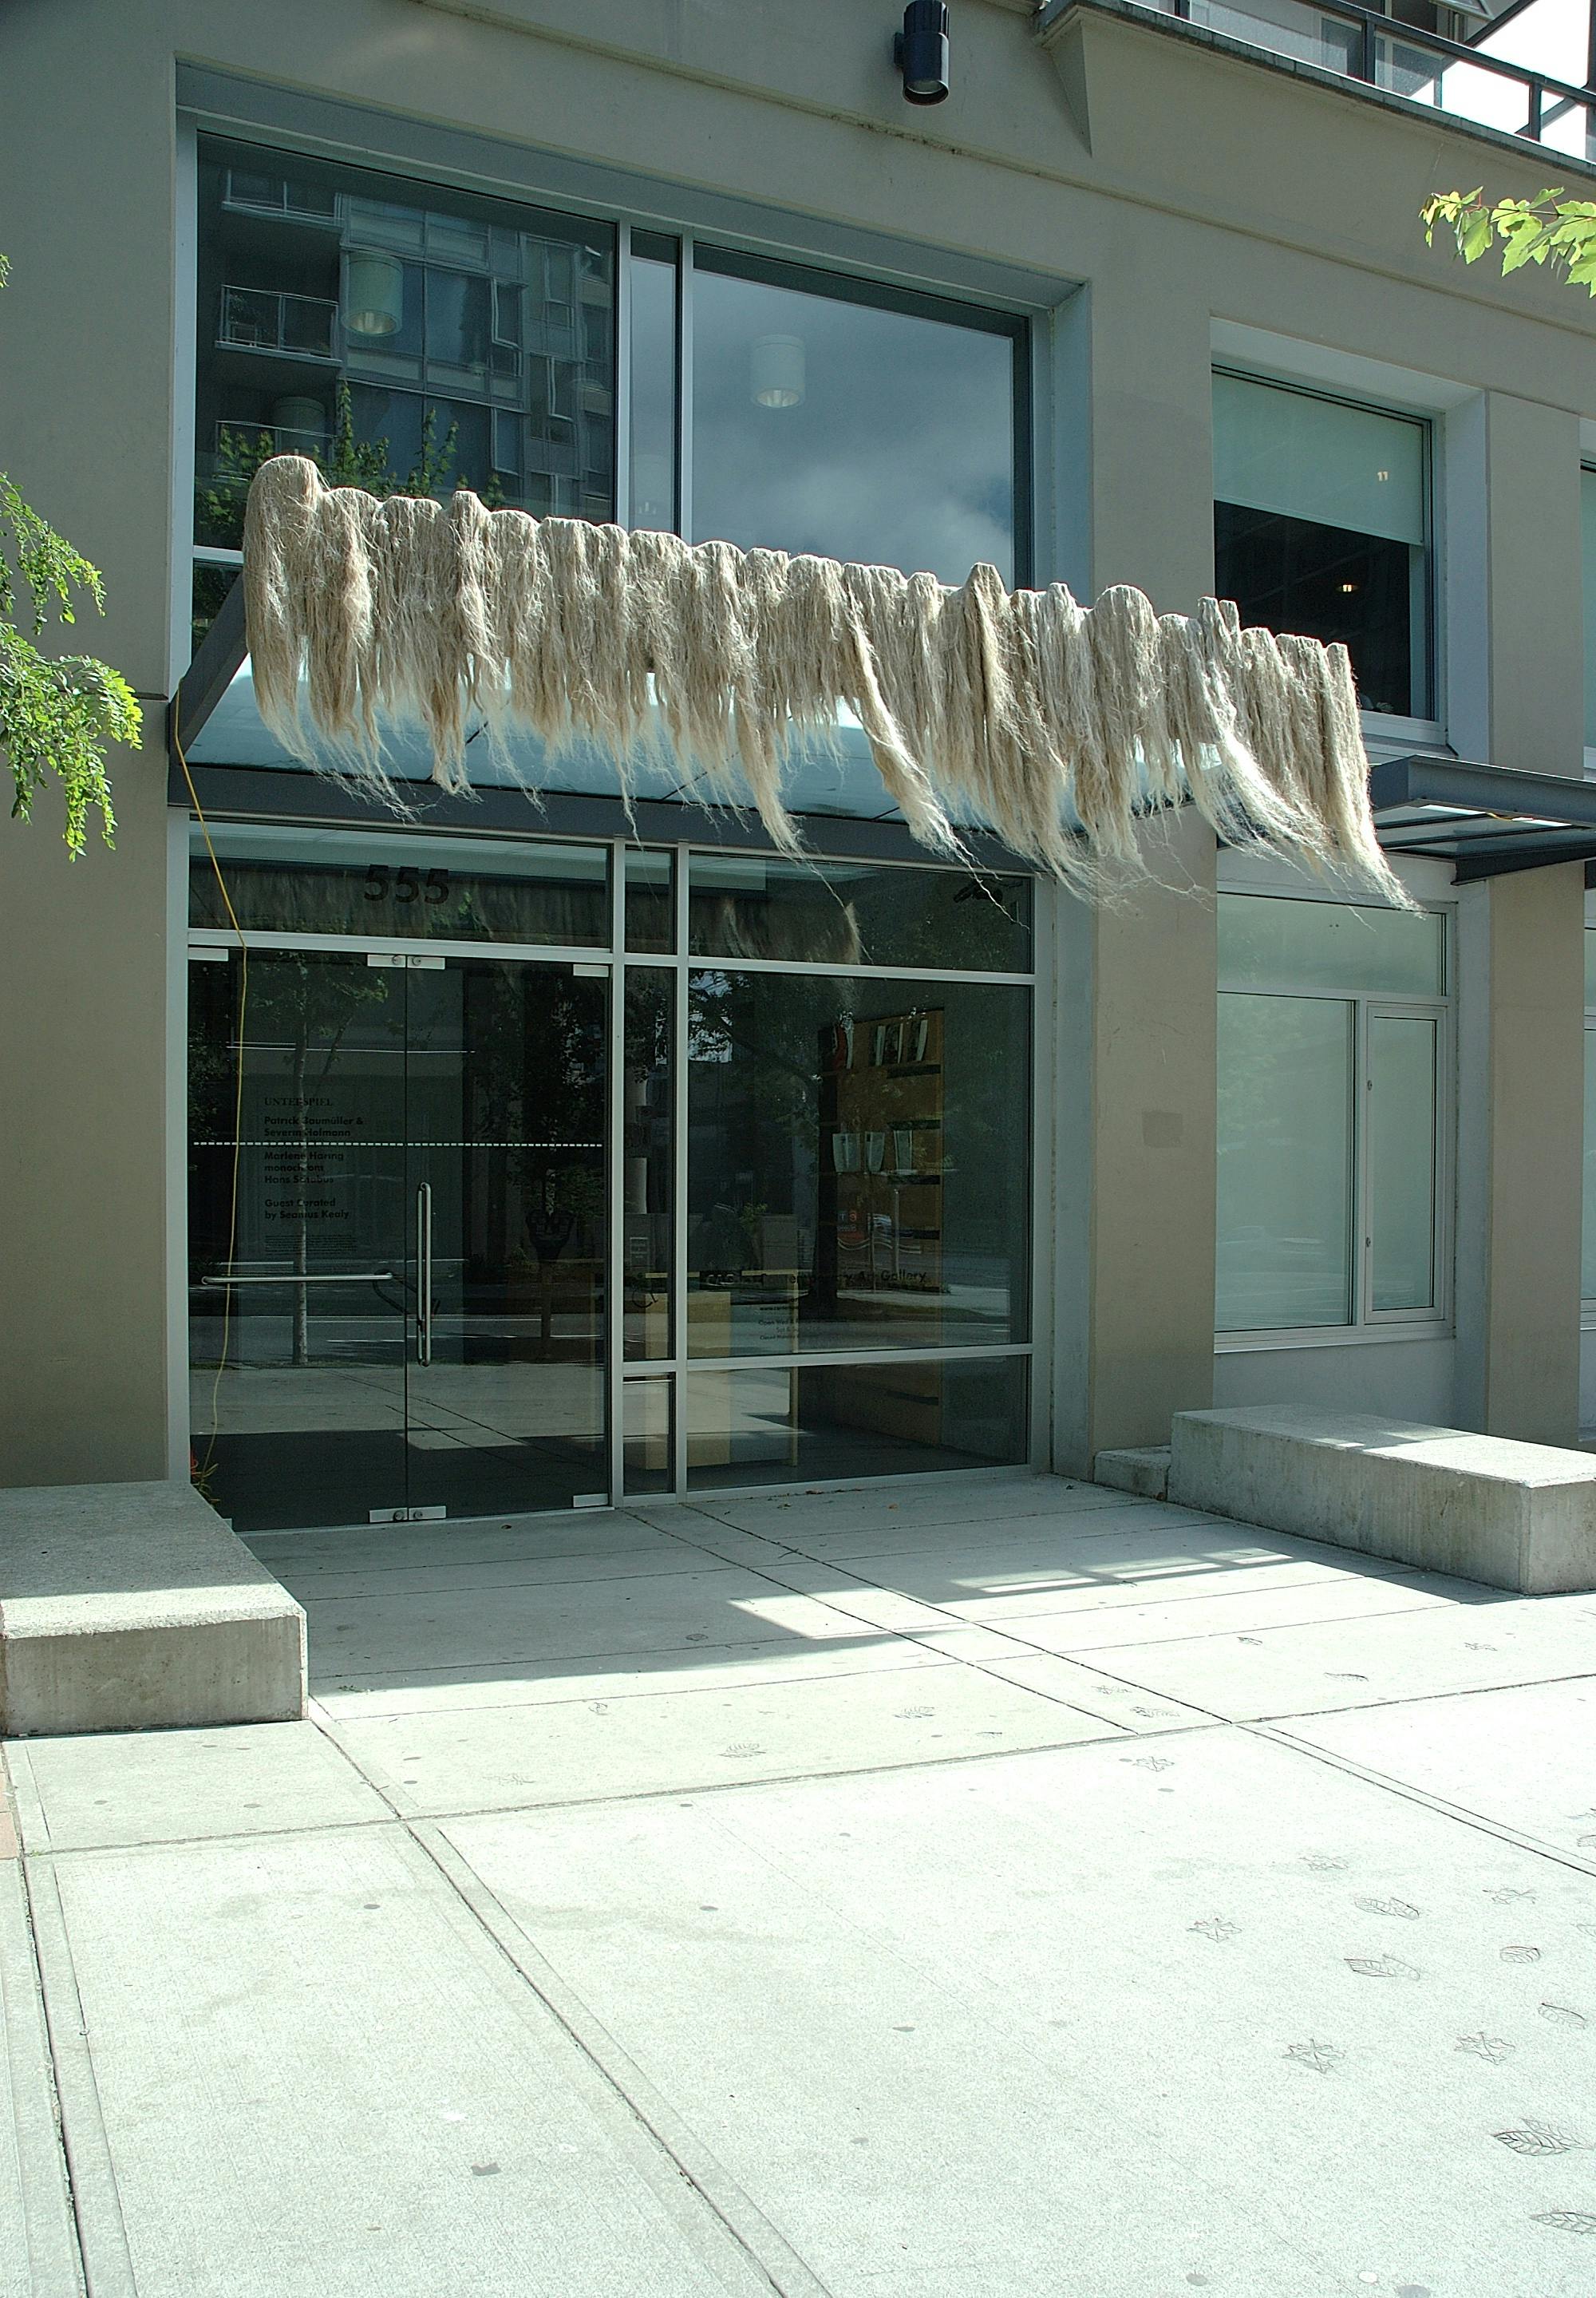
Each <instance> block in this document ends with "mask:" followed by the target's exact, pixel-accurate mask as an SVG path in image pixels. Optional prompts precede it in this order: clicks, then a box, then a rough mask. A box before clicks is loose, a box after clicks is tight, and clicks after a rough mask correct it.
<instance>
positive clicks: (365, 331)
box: [345, 255, 405, 335]
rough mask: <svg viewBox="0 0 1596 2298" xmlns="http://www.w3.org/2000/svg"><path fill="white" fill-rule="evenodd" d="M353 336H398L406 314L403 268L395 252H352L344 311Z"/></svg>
mask: <svg viewBox="0 0 1596 2298" xmlns="http://www.w3.org/2000/svg"><path fill="white" fill-rule="evenodd" d="M345 316H346V318H347V322H348V326H349V329H350V334H351V335H398V333H399V327H400V325H401V323H402V322H403V319H404V316H405V267H404V265H403V264H402V263H401V262H400V261H399V258H398V256H397V255H351V256H350V269H349V287H348V302H347V307H346V313H345Z"/></svg>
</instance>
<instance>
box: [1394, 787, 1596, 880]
mask: <svg viewBox="0 0 1596 2298" xmlns="http://www.w3.org/2000/svg"><path fill="white" fill-rule="evenodd" d="M1369 798H1370V806H1371V807H1372V809H1373V812H1374V820H1375V830H1376V833H1377V835H1378V838H1379V840H1380V843H1381V845H1382V846H1383V847H1385V848H1386V852H1387V853H1390V854H1394V855H1400V854H1410V855H1423V856H1428V857H1429V858H1431V859H1433V860H1436V861H1441V862H1450V863H1451V864H1452V875H1453V877H1454V879H1455V880H1456V881H1457V883H1458V884H1460V885H1467V884H1469V883H1471V882H1473V881H1476V880H1479V879H1482V878H1496V877H1503V876H1506V875H1507V874H1508V873H1509V872H1513V871H1518V870H1549V869H1552V868H1554V867H1555V866H1556V865H1557V864H1559V863H1563V862H1584V863H1586V864H1589V863H1591V862H1592V860H1596V784H1593V783H1591V782H1587V781H1583V780H1582V779H1580V778H1579V777H1578V776H1576V775H1573V774H1534V773H1525V772H1523V771H1522V770H1521V769H1519V768H1518V767H1517V766H1492V765H1474V764H1471V763H1470V762H1468V760H1466V759H1462V758H1433V757H1405V758H1386V759H1384V760H1382V761H1381V763H1380V764H1379V765H1377V766H1375V767H1373V768H1372V769H1371V770H1370V777H1369Z"/></svg>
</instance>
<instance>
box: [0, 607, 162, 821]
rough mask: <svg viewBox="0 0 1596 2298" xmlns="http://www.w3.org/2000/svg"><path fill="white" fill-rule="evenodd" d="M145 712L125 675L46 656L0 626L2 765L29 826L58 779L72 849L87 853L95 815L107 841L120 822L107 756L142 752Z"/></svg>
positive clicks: (78, 659) (16, 810) (11, 628)
mask: <svg viewBox="0 0 1596 2298" xmlns="http://www.w3.org/2000/svg"><path fill="white" fill-rule="evenodd" d="M143 715H144V714H143V713H142V711H141V710H140V708H139V707H138V704H137V702H136V700H135V698H134V695H133V690H132V689H131V687H129V685H128V682H127V681H126V679H124V678H123V677H122V676H121V674H119V672H117V671H114V670H112V669H111V667H110V666H109V665H107V664H105V663H103V662H96V661H95V659H94V658H93V657H92V656H89V655H62V656H59V657H51V656H47V655H42V654H41V653H40V652H39V650H38V649H37V647H36V646H34V645H33V644H32V643H31V641H29V640H28V639H25V638H24V637H23V636H22V634H21V632H20V631H19V630H18V629H17V628H16V626H15V624H12V623H7V622H0V758H4V760H5V762H6V763H7V764H8V765H10V767H11V772H12V784H13V789H14V795H13V798H12V809H11V810H12V814H13V816H15V817H16V818H17V819H19V820H21V821H22V822H26V821H27V820H28V818H29V814H30V813H31V811H32V807H33V797H34V792H35V791H36V790H37V788H38V786H39V784H40V783H41V782H42V781H44V780H45V776H46V775H47V774H51V773H53V774H57V775H59V777H60V779H61V783H62V790H63V791H64V793H65V797H66V817H67V818H66V841H67V849H68V851H69V852H70V854H71V856H72V857H73V859H74V860H76V859H77V858H78V856H79V855H80V854H81V853H82V852H83V848H84V843H85V839H86V835H87V828H88V818H89V814H90V813H91V811H95V810H97V811H98V813H99V815H100V821H101V826H102V830H103V834H104V838H105V842H106V844H107V845H108V846H109V845H110V844H111V839H112V835H113V833H114V831H115V829H116V817H115V815H114V814H113V813H112V811H111V783H110V781H109V779H108V777H107V775H106V772H105V757H104V753H105V750H106V749H107V748H108V747H109V746H110V744H111V743H112V742H126V743H128V744H130V745H136V744H137V741H138V739H139V732H140V728H141V725H142V723H143Z"/></svg>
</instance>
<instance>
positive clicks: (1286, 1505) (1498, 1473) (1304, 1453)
mask: <svg viewBox="0 0 1596 2298" xmlns="http://www.w3.org/2000/svg"><path fill="white" fill-rule="evenodd" d="M1169 1497H1170V1499H1171V1500H1175V1501H1178V1502H1180V1503H1181V1505H1182V1506H1183V1507H1186V1508H1198V1509H1206V1510H1207V1511H1208V1512H1209V1513H1210V1514H1213V1515H1216V1516H1232V1517H1240V1518H1241V1519H1242V1521H1243V1522H1245V1523H1247V1524H1260V1525H1268V1526H1269V1528H1270V1529H1271V1531H1274V1532H1295V1533H1301V1534H1303V1535H1304V1537H1305V1538H1307V1539H1310V1540H1324V1541H1329V1542H1334V1544H1335V1545H1336V1546H1337V1547H1339V1548H1355V1549H1358V1550H1361V1551H1362V1553H1363V1554H1364V1555H1366V1556H1384V1557H1388V1558H1392V1559H1394V1561H1395V1562H1397V1563H1399V1564H1411V1565H1416V1566H1419V1567H1420V1568H1421V1569H1423V1570H1425V1571H1427V1572H1449V1573H1455V1574H1457V1575H1459V1576H1460V1578H1462V1579H1465V1580H1483V1581H1485V1583H1487V1585H1489V1586H1491V1587H1493V1588H1511V1589H1513V1590H1515V1591H1517V1592H1518V1593H1519V1594H1520V1595H1525V1596H1544V1595H1551V1594H1554V1593H1556V1592H1558V1591H1565V1590H1570V1589H1576V1588H1577V1589H1589V1588H1596V1458H1592V1456H1591V1455H1589V1454H1587V1453H1584V1452H1565V1451H1559V1450H1558V1449H1557V1448H1556V1447H1555V1446H1553V1445H1550V1444H1520V1443H1518V1442H1514V1441H1513V1440H1511V1439H1510V1438H1508V1437H1504V1436H1477V1435H1472V1434H1468V1432H1467V1431H1466V1430H1463V1429H1460V1428H1428V1427H1425V1426H1419V1425H1417V1424H1414V1423H1410V1422H1404V1421H1397V1420H1387V1419H1385V1418H1381V1417H1380V1416H1378V1415H1377V1414H1367V1413H1354V1412H1323V1411H1312V1410H1309V1409H1305V1408H1298V1407H1280V1408H1278V1409H1276V1408H1262V1409H1250V1408H1244V1409H1237V1410H1230V1411H1222V1412H1181V1413H1177V1415H1176V1416H1175V1421H1174V1426H1173V1429H1172V1433H1171V1442H1170V1470H1169Z"/></svg>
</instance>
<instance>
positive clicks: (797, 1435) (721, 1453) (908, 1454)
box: [687, 1357, 1031, 1492]
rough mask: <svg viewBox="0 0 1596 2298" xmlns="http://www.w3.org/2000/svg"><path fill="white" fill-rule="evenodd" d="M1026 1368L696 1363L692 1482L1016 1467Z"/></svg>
mask: <svg viewBox="0 0 1596 2298" xmlns="http://www.w3.org/2000/svg"><path fill="white" fill-rule="evenodd" d="M1030 1371H1031V1363H1030V1359H1029V1358H1028V1357H985V1358H983V1357H975V1358H967V1359H965V1360H963V1361H956V1362H951V1363H950V1362H947V1361H945V1360H944V1361H942V1362H933V1363H926V1362H924V1361H918V1362H917V1361H912V1360H911V1361H910V1362H908V1363H903V1364H872V1365H857V1364H853V1365H804V1366H794V1365H747V1366H744V1365H739V1366H738V1367H736V1369H735V1370H732V1371H729V1372H694V1373H689V1374H688V1376H687V1488H688V1490H689V1491H699V1492H702V1491H705V1490H710V1489H712V1488H713V1487H714V1486H716V1485H737V1484H808V1483H810V1482H815V1481H819V1480H820V1479H822V1478H830V1477H839V1478H851V1477H855V1476H911V1475H918V1474H922V1473H924V1472H925V1471H926V1470H928V1469H937V1468H989V1467H1014V1466H1016V1465H1017V1464H1018V1463H1020V1462H1022V1461H1024V1459H1025V1457H1026V1403H1027V1392H1028V1386H1029V1379H1030Z"/></svg>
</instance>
